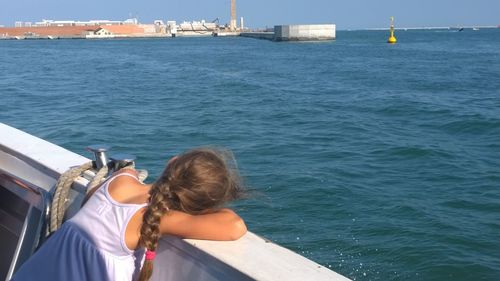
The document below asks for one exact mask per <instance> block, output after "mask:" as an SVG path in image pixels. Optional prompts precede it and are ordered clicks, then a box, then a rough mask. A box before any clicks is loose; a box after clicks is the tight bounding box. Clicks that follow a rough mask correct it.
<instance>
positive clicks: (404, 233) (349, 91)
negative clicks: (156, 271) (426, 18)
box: [0, 29, 500, 280]
mask: <svg viewBox="0 0 500 281" xmlns="http://www.w3.org/2000/svg"><path fill="white" fill-rule="evenodd" d="M396 35H397V37H398V41H399V43H398V44H396V45H388V44H386V43H385V41H386V39H387V36H388V35H387V33H386V32H380V31H340V32H338V33H337V36H338V38H337V40H336V41H334V42H322V43H275V42H270V41H263V40H254V39H247V38H175V39H161V40H158V39H150V40H144V39H140V40H95V41H92V40H46V41H45V40H34V41H29V40H26V41H0V122H3V123H6V124H8V125H11V126H14V127H17V128H19V129H21V130H25V131H27V132H29V133H31V134H34V135H36V136H38V137H41V138H44V139H46V140H48V141H51V142H54V143H56V144H59V145H61V146H63V147H65V148H67V149H70V150H72V151H75V152H77V153H80V154H83V155H86V156H88V157H90V155H89V154H88V153H87V152H86V151H85V150H84V147H85V146H87V145H89V144H95V143H107V144H111V145H112V146H113V150H112V151H113V152H115V153H132V154H135V155H137V156H138V166H140V167H141V168H146V169H148V170H149V171H150V174H151V178H154V177H155V176H156V175H158V174H159V173H160V171H161V169H162V167H163V165H164V164H165V162H166V161H167V160H168V158H169V157H171V156H173V155H175V154H176V153H179V152H181V151H183V150H186V149H189V148H191V147H195V146H200V145H217V146H224V147H227V148H230V149H231V150H233V152H234V153H235V155H236V158H237V159H238V163H239V167H240V170H241V173H242V174H243V176H244V177H245V181H246V183H247V185H248V186H249V187H250V188H252V189H254V190H257V191H258V192H259V195H258V196H256V197H255V198H253V199H250V200H247V201H244V202H239V203H238V204H236V205H235V208H236V209H237V211H238V212H239V213H240V214H241V215H242V216H243V217H244V219H245V220H246V222H247V224H248V226H249V228H250V230H252V231H253V232H255V233H257V234H259V235H262V236H265V237H267V238H269V239H271V240H273V241H275V242H277V243H279V244H281V245H284V246H286V247H288V248H290V249H292V250H294V251H297V252H299V253H300V254H302V255H304V256H306V257H308V258H311V259H313V260H315V261H317V262H319V263H320V264H322V265H324V266H326V267H328V268H331V269H332V270H335V271H337V272H339V273H341V274H344V275H346V276H348V277H350V278H352V279H355V280H498V278H499V276H500V244H499V241H500V30H498V29H489V30H486V29H482V30H480V31H470V30H465V31H464V32H451V31H406V32H404V31H400V32H397V34H396Z"/></svg>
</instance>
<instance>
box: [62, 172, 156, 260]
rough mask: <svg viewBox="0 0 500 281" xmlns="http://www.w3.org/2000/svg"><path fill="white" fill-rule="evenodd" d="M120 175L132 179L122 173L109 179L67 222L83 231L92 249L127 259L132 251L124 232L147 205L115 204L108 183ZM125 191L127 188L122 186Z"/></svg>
mask: <svg viewBox="0 0 500 281" xmlns="http://www.w3.org/2000/svg"><path fill="white" fill-rule="evenodd" d="M119 176H130V177H133V178H134V179H137V178H136V177H135V176H133V175H131V174H127V173H122V174H119V175H117V176H114V177H112V178H110V179H108V180H107V181H106V182H105V183H104V184H103V185H102V186H101V187H100V188H99V189H98V190H97V191H96V192H95V193H94V194H93V195H92V197H91V198H90V199H89V200H88V201H87V203H86V204H85V205H84V206H83V208H82V209H81V210H80V211H78V213H77V214H76V215H75V216H74V217H73V218H71V219H70V221H72V222H73V223H75V224H77V225H78V226H79V227H80V228H82V229H83V230H85V232H86V233H87V235H89V236H90V237H89V238H91V239H92V240H93V241H94V243H95V246H96V247H97V248H98V249H99V250H101V251H105V252H108V253H110V254H112V255H114V256H118V257H120V256H130V255H131V254H133V252H134V250H133V249H129V248H128V247H127V245H126V244H125V230H126V228H127V224H128V223H129V221H130V219H131V218H132V216H133V215H134V214H135V213H136V212H137V211H138V210H139V209H141V208H143V207H145V206H147V204H124V203H119V202H117V201H115V200H114V199H113V198H112V197H111V195H110V194H109V192H108V188H109V184H110V183H111V182H112V181H113V180H114V179H115V178H117V177H119ZM123 188H126V187H123Z"/></svg>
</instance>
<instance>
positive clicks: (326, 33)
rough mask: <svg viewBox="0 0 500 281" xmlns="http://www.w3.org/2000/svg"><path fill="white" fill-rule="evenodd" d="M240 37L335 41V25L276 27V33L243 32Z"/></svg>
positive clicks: (274, 39)
mask: <svg viewBox="0 0 500 281" xmlns="http://www.w3.org/2000/svg"><path fill="white" fill-rule="evenodd" d="M240 36H243V37H250V38H257V39H267V40H273V41H324V40H335V38H336V26H335V24H308V25H275V26H274V32H242V33H241V34H240Z"/></svg>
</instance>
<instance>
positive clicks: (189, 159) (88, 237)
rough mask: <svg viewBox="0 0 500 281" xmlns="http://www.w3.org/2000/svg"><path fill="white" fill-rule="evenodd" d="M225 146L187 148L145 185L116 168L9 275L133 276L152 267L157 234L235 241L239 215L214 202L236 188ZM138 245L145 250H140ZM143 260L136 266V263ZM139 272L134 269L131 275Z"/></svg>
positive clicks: (235, 194)
mask: <svg viewBox="0 0 500 281" xmlns="http://www.w3.org/2000/svg"><path fill="white" fill-rule="evenodd" d="M227 156H228V153H227V152H221V151H218V150H214V149H195V150H192V151H188V152H186V153H184V154H181V155H178V156H175V157H173V158H172V159H171V160H170V161H169V162H168V164H167V167H166V169H165V171H164V172H163V173H162V175H161V176H160V178H159V179H158V180H157V181H156V182H154V183H153V184H152V185H148V184H142V183H140V182H139V181H138V179H137V174H136V172H135V171H133V170H120V171H118V172H117V173H116V174H115V175H114V176H113V177H111V178H110V179H109V180H107V181H106V182H105V183H104V184H102V185H101V186H100V187H97V188H96V190H95V192H94V194H93V195H92V196H91V197H90V199H89V200H88V201H87V203H86V204H85V205H84V206H83V208H82V209H81V210H80V211H79V212H78V213H77V214H76V215H75V216H74V217H73V218H71V219H70V220H68V221H67V222H65V223H64V224H63V226H62V227H61V229H60V230H58V231H57V232H56V233H54V235H53V236H52V237H50V238H49V239H48V240H47V242H46V243H45V244H43V246H42V247H41V248H40V249H39V250H38V251H37V252H36V253H35V254H34V255H33V256H32V257H31V258H30V259H29V260H28V261H27V262H26V263H25V264H24V265H23V266H22V267H21V268H20V269H19V270H18V272H17V273H16V274H15V275H14V277H13V279H12V280H15V281H21V280H51V281H57V280H110V281H115V280H136V279H137V277H138V278H139V280H140V281H146V280H148V279H149V278H150V276H151V274H152V270H153V259H154V256H155V250H156V247H157V245H158V240H159V238H160V237H161V236H162V235H164V234H170V235H176V236H179V237H182V238H193V239H207V240H235V239H238V238H240V237H241V236H242V235H243V234H245V233H246V226H245V224H244V222H243V220H242V219H241V218H240V217H239V216H238V215H237V214H236V213H234V212H233V211H231V210H229V209H224V208H221V206H223V205H224V204H225V203H227V202H229V201H232V200H235V199H238V198H240V197H241V195H242V193H243V190H242V188H241V186H240V183H239V180H238V174H237V171H236V169H235V167H231V166H230V165H229V164H228V162H227ZM144 249H145V251H144ZM143 257H145V258H144V264H143V266H142V269H141V270H140V274H138V270H139V269H140V263H141V261H142V259H143ZM137 275H139V276H137Z"/></svg>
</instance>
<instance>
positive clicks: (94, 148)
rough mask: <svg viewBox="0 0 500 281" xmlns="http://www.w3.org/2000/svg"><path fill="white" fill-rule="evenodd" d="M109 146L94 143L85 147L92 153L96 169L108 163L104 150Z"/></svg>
mask: <svg viewBox="0 0 500 281" xmlns="http://www.w3.org/2000/svg"><path fill="white" fill-rule="evenodd" d="M110 148H111V146H109V145H105V144H95V145H90V146H87V147H86V148H85V149H87V150H88V151H90V152H92V153H94V159H95V164H96V169H97V170H99V169H101V168H102V167H103V166H105V165H107V164H108V157H107V156H106V151H108V150H109V149H110Z"/></svg>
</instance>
